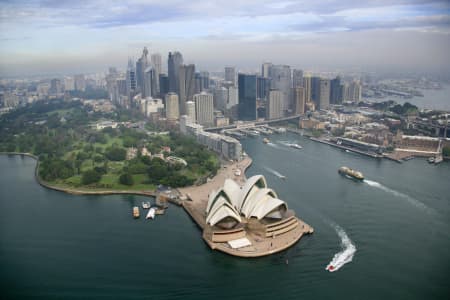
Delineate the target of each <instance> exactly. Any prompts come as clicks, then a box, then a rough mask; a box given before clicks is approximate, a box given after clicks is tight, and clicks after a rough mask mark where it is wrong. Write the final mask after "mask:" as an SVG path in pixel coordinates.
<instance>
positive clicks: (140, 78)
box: [136, 47, 150, 92]
mask: <svg viewBox="0 0 450 300" xmlns="http://www.w3.org/2000/svg"><path fill="white" fill-rule="evenodd" d="M147 55H148V50H147V47H144V50H142V56H141V57H140V58H139V59H138V60H137V62H136V86H137V90H139V91H141V92H142V90H143V89H144V72H145V70H146V69H147V67H149V65H150V63H149V61H148V58H147Z"/></svg>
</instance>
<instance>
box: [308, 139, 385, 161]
mask: <svg viewBox="0 0 450 300" xmlns="http://www.w3.org/2000/svg"><path fill="white" fill-rule="evenodd" d="M309 139H310V140H312V141H315V142H319V143H322V144H326V145H329V146H332V147H336V148H339V149H343V150H348V151H351V152H354V153H358V154H361V155H365V156H369V157H372V158H382V157H383V155H380V154H375V153H370V152H366V151H362V150H359V149H355V148H352V147H347V146H343V145H338V144H336V143H332V142H329V141H325V140H323V139H318V138H314V137H310V138H309Z"/></svg>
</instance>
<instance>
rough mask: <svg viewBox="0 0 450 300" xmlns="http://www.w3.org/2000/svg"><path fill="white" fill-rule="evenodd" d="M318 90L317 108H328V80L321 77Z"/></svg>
mask: <svg viewBox="0 0 450 300" xmlns="http://www.w3.org/2000/svg"><path fill="white" fill-rule="evenodd" d="M319 84H320V90H319V109H329V108H330V80H328V79H321V80H320V83H319Z"/></svg>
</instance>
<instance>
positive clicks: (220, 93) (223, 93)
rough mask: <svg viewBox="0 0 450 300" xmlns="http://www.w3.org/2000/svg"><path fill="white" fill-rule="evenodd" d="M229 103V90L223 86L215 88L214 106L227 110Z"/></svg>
mask: <svg viewBox="0 0 450 300" xmlns="http://www.w3.org/2000/svg"><path fill="white" fill-rule="evenodd" d="M227 103H228V90H227V89H226V88H224V87H223V86H221V87H217V88H215V89H214V107H215V108H217V109H218V110H221V111H225V110H226V109H227Z"/></svg>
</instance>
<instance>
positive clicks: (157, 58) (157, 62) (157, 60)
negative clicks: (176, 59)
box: [151, 53, 162, 95]
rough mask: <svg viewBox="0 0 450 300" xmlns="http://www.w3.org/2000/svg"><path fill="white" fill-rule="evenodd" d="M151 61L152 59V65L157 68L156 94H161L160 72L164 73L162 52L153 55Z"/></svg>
mask: <svg viewBox="0 0 450 300" xmlns="http://www.w3.org/2000/svg"><path fill="white" fill-rule="evenodd" d="M151 61H152V65H153V68H154V70H155V81H156V91H155V92H156V94H158V95H159V94H160V90H161V87H160V83H159V74H162V59H161V54H159V53H154V54H152V56H151Z"/></svg>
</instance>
